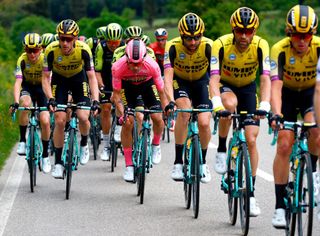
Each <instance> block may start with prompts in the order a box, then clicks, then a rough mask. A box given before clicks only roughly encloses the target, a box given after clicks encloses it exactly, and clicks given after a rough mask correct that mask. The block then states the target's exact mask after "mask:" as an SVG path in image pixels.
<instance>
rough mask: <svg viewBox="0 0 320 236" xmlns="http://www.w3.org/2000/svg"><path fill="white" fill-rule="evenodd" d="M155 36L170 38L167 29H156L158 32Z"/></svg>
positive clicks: (155, 32)
mask: <svg viewBox="0 0 320 236" xmlns="http://www.w3.org/2000/svg"><path fill="white" fill-rule="evenodd" d="M154 36H156V38H166V39H167V38H168V32H167V30H166V29H164V28H159V29H156V31H154Z"/></svg>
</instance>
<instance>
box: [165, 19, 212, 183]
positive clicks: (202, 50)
mask: <svg viewBox="0 0 320 236" xmlns="http://www.w3.org/2000/svg"><path fill="white" fill-rule="evenodd" d="M178 28H179V33H180V37H177V38H174V39H172V40H171V41H169V42H168V43H167V44H166V49H165V54H164V82H165V88H166V94H167V97H168V99H169V101H170V102H169V104H168V105H167V106H166V108H165V110H166V111H172V110H174V108H175V107H178V108H181V109H189V108H191V107H192V106H193V107H194V108H200V109H201V108H204V109H211V108H212V103H211V101H210V99H209V91H208V86H209V74H210V61H211V54H212V44H213V41H212V40H211V39H208V38H206V37H204V36H203V33H204V30H205V26H204V23H203V21H202V19H201V18H200V17H199V16H198V15H196V14H194V13H187V14H185V15H184V16H183V17H182V18H181V19H180V21H179V24H178ZM189 117H190V114H188V113H179V114H178V116H177V121H176V124H175V130H174V135H175V161H174V167H173V170H172V173H171V177H172V179H173V180H175V181H181V180H183V171H182V166H183V160H182V155H183V145H184V141H185V139H186V137H187V126H188V121H189ZM210 118H211V113H210V112H203V113H200V114H199V120H198V121H199V136H200V142H201V148H202V158H203V164H202V166H201V168H202V173H203V176H202V177H201V182H203V183H208V182H209V181H210V180H211V174H210V170H209V167H208V165H207V164H206V154H207V148H208V144H209V141H210V138H211V132H210Z"/></svg>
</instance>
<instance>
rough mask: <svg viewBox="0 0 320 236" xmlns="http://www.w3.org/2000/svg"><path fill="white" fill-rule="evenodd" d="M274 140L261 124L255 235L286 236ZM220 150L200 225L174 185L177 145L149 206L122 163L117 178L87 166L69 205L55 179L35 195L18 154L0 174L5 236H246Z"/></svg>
mask: <svg viewBox="0 0 320 236" xmlns="http://www.w3.org/2000/svg"><path fill="white" fill-rule="evenodd" d="M171 137H172V136H171ZM271 138H272V137H271V136H269V135H268V134H267V128H266V124H265V123H263V126H262V128H261V131H260V136H259V139H258V147H259V152H260V168H259V174H258V177H257V180H256V191H255V194H256V198H257V200H258V202H259V206H260V208H261V211H262V213H261V215H260V216H258V217H255V218H250V231H249V235H272V236H276V235H284V231H283V230H276V229H275V228H273V227H272V225H271V218H272V215H273V211H274V184H273V178H272V162H273V158H274V152H275V149H274V147H272V146H271V145H270V142H271ZM216 144H217V136H213V137H212V140H211V144H210V148H209V151H208V157H207V162H208V164H209V166H210V170H211V174H212V177H213V178H212V181H211V182H210V183H209V184H201V192H200V196H201V199H200V212H199V217H198V219H194V218H193V213H192V210H186V209H185V207H184V195H183V194H184V193H183V184H182V183H181V182H174V181H172V180H171V178H170V174H171V169H172V164H173V161H174V144H173V141H171V143H167V142H165V141H162V142H161V148H162V161H161V163H160V164H159V165H157V166H154V167H153V168H152V169H151V173H150V174H148V176H147V182H146V189H145V201H144V204H143V205H140V203H139V198H138V197H136V185H134V184H130V183H126V182H125V181H124V180H123V179H122V174H123V170H124V158H123V156H121V155H120V157H119V159H118V166H117V167H116V169H115V172H113V173H111V172H110V162H102V161H101V160H96V161H94V160H92V159H91V160H90V161H89V163H88V164H87V165H85V166H79V168H78V170H77V171H76V172H74V175H73V179H72V189H71V196H70V200H66V199H65V181H64V180H56V179H54V178H52V177H51V175H50V174H47V175H45V174H43V173H40V174H39V175H38V183H37V186H36V188H35V192H34V193H31V192H30V188H29V175H28V171H27V166H26V161H25V160H24V158H23V157H19V156H18V155H16V154H15V149H13V152H12V155H11V157H10V158H9V159H8V161H7V164H6V166H5V167H4V169H3V170H2V172H1V174H0V193H1V195H0V236H1V235H33V236H35V235H211V236H212V235H241V228H240V223H239V219H238V220H237V223H236V225H235V226H231V225H230V224H229V218H228V209H227V195H226V194H224V193H223V192H222V191H221V190H220V180H221V179H220V178H221V177H220V176H219V175H217V174H216V173H215V172H214V170H213V157H214V155H215V153H216ZM15 148H16V147H15ZM100 150H101V149H100ZM52 162H53V158H52ZM314 225H315V226H314V235H320V223H319V222H317V221H316V220H315V221H314Z"/></svg>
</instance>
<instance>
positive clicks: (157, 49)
mask: <svg viewBox="0 0 320 236" xmlns="http://www.w3.org/2000/svg"><path fill="white" fill-rule="evenodd" d="M154 36H155V37H156V40H157V41H156V42H154V43H151V44H150V45H149V47H150V48H152V49H153V51H154V54H155V56H156V58H157V62H158V64H159V66H160V70H161V75H162V76H163V56H164V50H165V47H166V43H167V39H168V32H167V30H166V29H164V28H159V29H156V30H155V31H154Z"/></svg>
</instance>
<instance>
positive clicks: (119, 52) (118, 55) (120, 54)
mask: <svg viewBox="0 0 320 236" xmlns="http://www.w3.org/2000/svg"><path fill="white" fill-rule="evenodd" d="M146 48H147V53H148V55H149V56H150V57H151V58H152V59H154V60H156V56H155V54H154V51H153V49H152V48H149V47H146ZM125 54H126V45H123V46H121V47H118V48H117V49H116V50H115V51H114V53H113V59H112V64H113V63H115V62H116V61H117V60H119V59H120V58H121V57H123V56H124V55H125Z"/></svg>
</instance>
